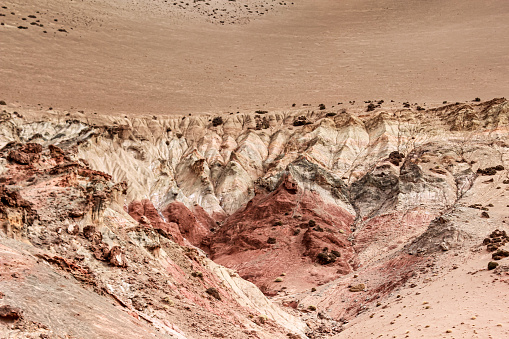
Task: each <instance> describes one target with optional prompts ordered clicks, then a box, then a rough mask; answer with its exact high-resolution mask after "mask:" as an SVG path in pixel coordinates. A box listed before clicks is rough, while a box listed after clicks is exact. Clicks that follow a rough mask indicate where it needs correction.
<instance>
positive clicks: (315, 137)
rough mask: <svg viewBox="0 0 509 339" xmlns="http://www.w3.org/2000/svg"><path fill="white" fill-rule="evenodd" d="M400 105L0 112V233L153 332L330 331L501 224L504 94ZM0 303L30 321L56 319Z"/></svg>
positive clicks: (16, 251) (22, 253)
mask: <svg viewBox="0 0 509 339" xmlns="http://www.w3.org/2000/svg"><path fill="white" fill-rule="evenodd" d="M408 106H409V107H407V108H403V109H395V108H391V109H386V110H382V109H376V110H375V111H374V112H369V113H366V112H365V111H364V110H359V109H352V110H351V111H348V110H342V111H338V112H330V111H325V110H317V111H312V110H309V111H290V112H273V113H264V114H262V113H263V112H259V113H255V114H250V115H249V114H231V115H224V116H222V117H221V119H217V117H213V116H205V115H201V116H181V117H175V116H172V117H169V118H164V117H160V116H159V117H146V118H144V117H135V118H129V117H125V118H119V117H105V116H93V117H90V116H85V115H84V114H81V113H73V114H71V113H69V114H68V115H67V116H66V119H65V120H63V119H61V117H60V116H59V115H58V116H55V114H53V113H52V112H47V113H40V112H30V111H27V112H24V113H23V115H21V114H20V113H14V112H13V111H12V112H11V111H8V110H6V111H5V112H4V114H3V115H2V121H1V122H0V128H1V129H2V135H1V137H0V149H1V152H2V154H1V161H0V173H1V177H0V182H1V186H0V194H1V196H2V200H1V203H2V205H1V206H0V216H1V218H2V222H3V224H2V234H3V237H2V241H3V243H2V246H4V247H5V249H4V251H5V253H11V252H12V253H11V254H9V255H12V256H13V258H14V257H20V258H26V259H23V260H26V265H28V266H29V267H31V268H30V270H34V272H39V273H40V279H41V284H42V283H43V279H46V278H44V277H45V276H46V275H47V274H60V275H62V276H68V277H69V276H72V277H73V279H76V280H75V281H74V280H73V284H72V286H71V285H70V287H69V288H75V289H80V291H82V290H81V289H84V290H83V291H87V292H79V293H89V292H90V293H96V294H97V298H99V299H97V304H96V305H99V304H100V303H101V302H104V298H110V299H111V298H113V300H114V301H115V303H117V309H121V310H124V311H126V312H127V314H130V315H132V316H133V317H134V318H136V319H138V320H140V321H141V323H140V324H137V323H133V324H132V326H142V327H143V326H145V327H147V328H149V329H147V331H152V330H153V329H154V328H157V329H159V332H157V333H158V335H159V334H160V335H162V334H165V335H173V336H179V335H181V336H186V337H204V336H205V337H214V336H219V334H221V335H222V336H226V337H228V336H230V337H232V338H233V337H235V338H241V337H256V336H258V337H265V336H276V337H277V336H285V335H287V334H290V335H296V336H301V337H304V336H309V337H321V336H322V337H328V336H332V335H334V334H337V333H340V332H341V331H343V330H344V329H345V326H346V327H347V324H348V322H349V321H350V320H351V319H352V318H354V317H356V316H358V315H359V314H362V313H365V312H366V311H367V310H369V309H372V308H373V307H376V305H377V304H378V303H380V300H383V299H384V298H387V297H388V296H390V295H391V293H393V292H394V291H396V290H399V289H401V288H404V286H406V284H407V283H409V282H410V281H412V279H415V277H416V276H417V275H418V274H421V273H422V274H426V273H427V272H430V270H431V268H432V267H434V265H435V263H436V260H437V258H438V256H439V255H440V254H442V253H449V252H450V251H454V250H455V249H457V248H462V247H464V246H467V245H468V246H469V245H472V246H473V245H475V244H476V243H480V242H482V239H483V238H484V237H486V236H487V234H489V233H490V232H492V231H493V229H491V228H494V227H496V228H499V229H504V227H505V225H503V222H502V221H504V223H505V219H504V218H505V217H504V214H503V213H502V212H500V213H499V212H497V211H499V210H502V209H504V208H506V207H505V206H507V205H509V201H505V199H507V198H506V197H505V194H504V193H505V192H506V191H507V189H509V177H508V174H507V173H508V172H507V170H506V168H507V167H508V166H509V163H508V160H509V145H508V144H507V140H508V132H509V129H508V126H509V102H508V101H507V100H505V99H503V98H502V99H494V100H491V101H487V102H475V103H456V104H450V105H445V106H442V107H437V108H432V109H428V110H422V109H420V108H418V107H414V106H411V105H408ZM214 118H216V119H214ZM508 196H509V195H508ZM504 204H505V205H504ZM493 208H494V209H495V210H493V211H492V210H491V209H493ZM465 216H468V217H465ZM470 221H471V223H470ZM483 223H487V226H486V227H484V226H480V225H484V224H483ZM7 238H11V239H15V240H16V241H13V240H9V239H7ZM490 241H491V240H490ZM29 244H31V246H30V245H29ZM497 248H498V247H497ZM207 256H208V257H209V258H210V259H212V260H213V261H214V262H212V261H210V259H209V258H206V257H207ZM33 257H35V258H39V259H37V260H38V261H39V262H37V260H36V261H35V263H36V264H34V259H33ZM30 258H32V259H30ZM497 258H499V259H502V258H504V257H503V256H502V255H501V254H497ZM12 260H17V259H12ZM20 260H21V259H20ZM23 260H21V261H23ZM44 262H47V263H49V266H44V269H43V268H42V266H41V267H40V268H39V266H40V265H42V263H44ZM218 264H219V265H223V266H225V267H228V268H229V269H227V268H224V267H222V266H218ZM50 268H52V270H53V271H51V270H50ZM48 270H50V271H48ZM27 272H29V271H27ZM55 272H56V273H55ZM417 272H420V273H417ZM25 273H26V272H25ZM25 273H23V274H25ZM39 273H37V274H39ZM33 274H34V275H36V273H33ZM19 277H21V278H20V279H21V280H23V279H24V278H22V277H24V276H21V275H20V276H19ZM14 278H16V279H18V278H17V277H14ZM9 279H12V277H11V278H9ZM9 279H6V280H2V281H5V284H4V286H6V287H5V288H8V286H11V285H12V283H10V282H8V280H9ZM246 280H247V281H246ZM248 281H250V282H252V283H254V284H256V286H257V287H258V288H259V289H260V290H261V291H262V292H263V293H264V294H265V295H266V296H269V297H271V298H272V301H275V302H277V303H279V305H280V306H283V307H286V311H287V312H288V313H286V312H285V311H283V310H282V309H281V308H280V306H277V305H276V304H274V303H272V302H271V301H269V300H268V299H266V297H265V296H263V295H262V294H261V293H260V291H259V290H258V289H257V288H256V287H255V286H254V285H252V284H251V283H249V282H248ZM31 284H32V285H31ZM34 284H35V285H34ZM37 284H38V283H37V282H35V283H34V281H30V283H27V285H26V286H27V291H28V290H29V288H31V287H30V286H32V287H33V288H35V286H36V285H37ZM20 286H23V285H20ZM50 287H51V286H49V285H48V287H47V288H48V289H50ZM12 293H13V294H16V295H19V294H20V292H19V291H18V292H15V293H14V292H12ZM69 293H72V291H71V292H69ZM76 293H78V292H76ZM359 293H360V294H362V298H361V297H359V296H358V294H359ZM6 295H7V294H6ZM6 298H7V297H6ZM101 298H102V299H101ZM8 300H9V302H11V301H12V307H17V308H21V309H22V310H24V311H23V312H25V313H26V316H25V315H24V316H23V319H28V320H27V321H32V322H36V323H37V324H42V325H40V326H43V327H40V326H39V325H38V326H39V327H37V328H35V329H34V331H42V330H44V326H46V327H48V329H45V331H54V333H61V334H62V333H64V332H65V331H64V329H65V328H67V327H66V326H63V327H59V326H60V325H58V324H56V323H55V324H53V323H48V322H44V321H43V320H44V319H42V318H40V317H39V318H38V317H36V316H35V315H36V314H37V313H38V312H37V310H35V309H32V308H30V307H31V306H30V304H29V303H27V302H26V301H22V300H21V299H20V298H19V297H16V298H13V299H8ZM100 300H102V301H100ZM91 302H92V301H91ZM175 305H177V306H175ZM90 307H92V308H93V307H96V306H94V305H90ZM174 307H177V308H178V309H179V312H175V311H173V310H174ZM182 312H184V315H185V314H187V313H185V312H191V313H189V314H187V315H186V316H184V315H183V313H182ZM11 313H12V312H11ZM11 313H9V314H11ZM14 313H16V312H14ZM197 313H200V316H197V315H196V314H197ZM289 313H291V314H292V315H290V314H289ZM191 314H193V316H191ZM190 317H191V318H190ZM299 317H300V319H299ZM32 319H33V320H32ZM73 319H74V318H73ZM102 319H103V320H104V318H102ZM304 320H305V321H306V322H305V323H304ZM24 321H25V320H24ZM69 321H70V320H69ZM73 321H74V320H73ZM90 321H95V320H90ZM104 321H105V320H104ZM209 323H212V324H215V325H217V327H214V326H208V325H207V326H206V324H209ZM24 324H25V325H24V326H29V323H28V322H25V323H24ZM30 326H32V325H30ZM105 326H106V325H105ZM118 326H120V325H118ZM235 326H237V327H238V326H240V327H239V328H240V330H237V329H236V328H237V327H235ZM31 328H32V327H30V331H31ZM41 328H42V330H41ZM126 328H127V327H126ZM126 328H124V329H126ZM95 330H96V331H100V326H99V327H98V328H96V329H95ZM10 331H11V332H9V333H14V332H12V331H14V330H10ZM26 331H29V329H28V327H27V328H26ZM59 331H60V332H59ZM119 331H120V329H119ZM34 333H35V332H34ZM41 333H42V332H41ZM48 333H49V332H48ZM52 333H53V332H52ZM96 333H97V335H99V336H101V335H105V336H106V334H101V333H102V332H96ZM118 333H121V332H118ZM147 333H148V332H147ZM69 334H71V333H70V332H69ZM73 335H78V336H79V335H80V334H73ZM119 336H120V335H119Z"/></svg>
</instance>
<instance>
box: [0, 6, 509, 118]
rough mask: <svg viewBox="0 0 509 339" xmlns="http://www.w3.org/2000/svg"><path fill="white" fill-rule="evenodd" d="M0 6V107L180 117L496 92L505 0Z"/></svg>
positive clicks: (499, 92) (505, 69)
mask: <svg viewBox="0 0 509 339" xmlns="http://www.w3.org/2000/svg"><path fill="white" fill-rule="evenodd" d="M207 4H208V5H207ZM2 6H4V7H6V8H0V13H1V14H4V16H0V22H1V23H3V25H2V26H0V51H1V52H0V79H2V81H1V82H0V94H1V95H0V96H1V97H2V100H6V101H7V102H8V103H13V104H18V105H35V106H36V105H38V104H40V105H41V107H44V108H46V109H47V108H49V107H53V108H56V109H60V110H84V111H86V112H99V113H113V112H114V113H122V114H123V113H147V114H182V113H200V112H213V113H217V112H236V111H252V110H254V109H259V108H263V109H285V108H290V107H291V105H292V104H294V103H295V104H296V106H297V107H301V105H302V104H304V103H308V104H312V105H313V106H315V105H318V104H319V103H324V104H325V105H326V106H327V108H329V107H331V106H332V105H335V106H336V107H338V102H343V105H344V104H345V103H348V101H350V100H357V101H363V100H375V99H384V100H385V101H386V102H388V101H389V100H395V101H396V102H403V101H407V100H410V101H411V102H419V103H424V102H426V103H442V101H444V100H449V101H464V100H472V99H473V98H475V97H481V98H482V99H488V98H493V97H500V96H504V95H507V93H508V91H509V81H508V79H509V2H507V1H505V0H486V1H476V0H466V1H465V0H449V1H417V0H411V1H403V0H382V1H374V0H355V1H354V0H341V1H337V0H315V1H310V0H301V1H298V0H295V1H294V2H293V3H292V2H276V1H270V0H266V1H261V0H251V1H243V2H240V1H239V2H230V1H226V0H217V1H210V2H207V3H204V2H200V1H197V2H191V3H189V2H188V3H186V2H184V1H179V2H177V1H168V2H165V1H162V0H156V1H148V0H140V1H125V0H115V1H104V0H83V1H62V0H42V1H34V0H27V1H13V0H3V1H2V2H1V3H0V7H2ZM37 12H39V13H37ZM262 12H263V14H261V13H262ZM12 13H15V14H12ZM29 15H34V16H36V18H33V19H32V18H29V17H28V16H29ZM23 18H25V19H27V20H23ZM55 19H56V20H57V21H55ZM36 20H39V22H36ZM31 22H36V24H37V25H35V24H34V25H30V24H31ZM20 25H21V26H25V27H28V29H19V28H18V27H19V26H20ZM39 25H42V27H40V26H39ZM59 29H60V30H65V32H63V31H59ZM44 31H46V32H47V33H44ZM340 106H341V105H340Z"/></svg>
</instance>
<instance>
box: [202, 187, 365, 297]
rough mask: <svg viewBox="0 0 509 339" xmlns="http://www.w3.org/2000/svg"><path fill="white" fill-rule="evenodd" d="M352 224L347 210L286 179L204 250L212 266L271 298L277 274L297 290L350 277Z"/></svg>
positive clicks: (235, 218)
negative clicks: (234, 274)
mask: <svg viewBox="0 0 509 339" xmlns="http://www.w3.org/2000/svg"><path fill="white" fill-rule="evenodd" d="M352 222H353V216H352V215H351V214H350V213H348V212H347V211H346V210H344V209H342V208H340V207H338V206H333V205H329V204H327V203H325V202H324V201H322V199H321V198H320V196H319V195H318V194H315V193H312V192H309V191H302V190H301V189H300V188H299V187H298V186H297V185H296V184H294V183H293V182H292V180H291V178H286V179H285V180H283V181H282V183H281V184H280V186H279V187H278V188H277V189H276V190H275V191H273V192H270V193H258V194H257V195H256V196H255V197H254V198H253V199H252V200H251V201H250V202H249V203H248V204H247V206H246V208H245V209H243V210H240V211H237V212H236V213H234V214H233V215H231V216H230V217H229V218H228V219H227V220H226V222H225V223H224V224H223V225H222V226H221V228H220V229H219V230H218V231H217V232H215V233H214V234H212V235H211V236H209V237H207V238H206V239H204V241H203V245H204V246H206V247H208V248H209V250H210V252H211V255H212V258H213V259H214V260H215V261H216V262H218V263H220V264H222V265H225V266H228V267H231V268H234V269H237V270H238V272H239V274H240V275H241V276H242V277H243V278H245V279H248V280H250V281H252V282H254V283H255V284H257V285H258V286H259V287H261V288H262V290H264V292H265V293H266V294H268V295H270V294H275V289H276V288H278V287H279V285H278V283H277V282H274V280H275V279H276V278H277V277H278V276H280V275H281V274H282V273H285V277H284V282H285V284H284V286H287V287H288V288H290V287H294V288H297V289H301V288H308V287H309V286H316V284H323V283H326V282H328V281H331V280H332V279H335V278H338V277H339V276H341V275H343V274H346V273H349V272H351V271H352V268H353V267H354V266H356V265H357V263H356V256H355V253H354V251H353V248H352V245H351V244H350V242H349V241H348V240H347V238H348V235H349V234H350V224H351V223H352ZM324 258H326V260H323V259H324Z"/></svg>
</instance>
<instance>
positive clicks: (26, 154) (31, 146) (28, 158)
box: [7, 143, 42, 165]
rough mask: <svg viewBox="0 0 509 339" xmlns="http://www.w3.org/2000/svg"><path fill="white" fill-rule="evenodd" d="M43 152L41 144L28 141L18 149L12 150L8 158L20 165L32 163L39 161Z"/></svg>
mask: <svg viewBox="0 0 509 339" xmlns="http://www.w3.org/2000/svg"><path fill="white" fill-rule="evenodd" d="M41 152H42V146H41V145H39V144H36V143H28V144H26V145H23V146H22V147H21V148H19V149H17V150H12V151H10V152H9V155H8V157H7V159H8V160H10V161H13V162H15V163H17V164H20V165H31V164H33V163H34V162H37V161H39V158H40V153H41Z"/></svg>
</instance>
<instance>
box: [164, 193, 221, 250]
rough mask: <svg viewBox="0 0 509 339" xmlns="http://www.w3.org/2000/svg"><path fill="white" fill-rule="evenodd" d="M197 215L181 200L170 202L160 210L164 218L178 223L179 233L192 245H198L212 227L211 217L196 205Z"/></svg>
mask: <svg viewBox="0 0 509 339" xmlns="http://www.w3.org/2000/svg"><path fill="white" fill-rule="evenodd" d="M195 211H197V215H195V214H194V213H193V212H192V211H191V210H190V209H189V208H187V207H186V205H184V204H183V203H181V202H177V201H175V202H172V203H171V204H169V205H168V206H166V208H164V209H163V210H162V212H161V213H162V214H163V216H164V218H165V219H166V220H167V221H168V222H170V223H175V224H177V225H178V228H179V230H180V233H181V234H182V236H183V237H184V238H186V239H187V240H188V241H189V242H190V243H191V244H193V245H196V246H198V245H200V244H201V242H202V239H203V238H204V237H205V236H207V235H208V234H209V233H210V228H211V227H213V221H212V218H210V217H208V215H207V214H206V212H205V211H204V210H203V209H202V208H201V207H199V208H198V207H196V208H195Z"/></svg>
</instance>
